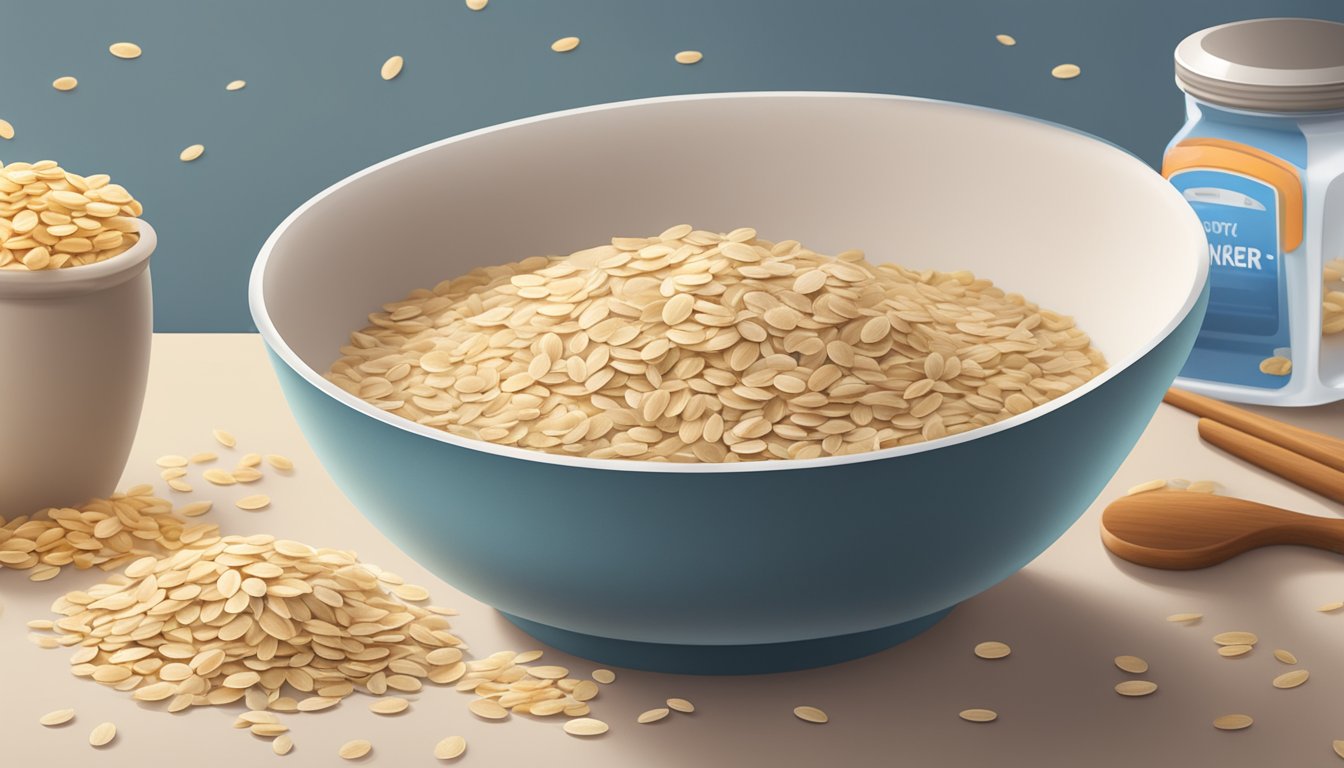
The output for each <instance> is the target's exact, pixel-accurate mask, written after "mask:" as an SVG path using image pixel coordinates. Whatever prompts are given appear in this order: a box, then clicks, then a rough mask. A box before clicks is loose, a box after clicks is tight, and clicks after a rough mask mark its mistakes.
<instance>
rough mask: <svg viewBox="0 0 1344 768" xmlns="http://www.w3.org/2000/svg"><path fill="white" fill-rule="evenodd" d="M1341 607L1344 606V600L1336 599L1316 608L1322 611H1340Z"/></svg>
mask: <svg viewBox="0 0 1344 768" xmlns="http://www.w3.org/2000/svg"><path fill="white" fill-rule="evenodd" d="M1340 608H1344V602H1340V601H1338V600H1336V601H1335V602H1333V603H1326V604H1325V605H1322V606H1320V607H1318V608H1317V609H1316V610H1318V611H1320V612H1321V613H1334V612H1335V611H1338V610H1339V609H1340Z"/></svg>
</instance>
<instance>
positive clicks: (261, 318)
mask: <svg viewBox="0 0 1344 768" xmlns="http://www.w3.org/2000/svg"><path fill="white" fill-rule="evenodd" d="M755 98H764V99H816V98H843V99H866V100H872V101H892V102H918V103H925V104H936V105H941V106H951V107H956V108H960V109H965V110H969V111H973V112H981V113H986V114H988V115H994V116H998V117H1007V118H1010V119H1015V120H1026V121H1029V122H1033V123H1037V124H1039V125H1041V126H1044V127H1046V128H1048V129H1051V130H1057V131H1062V132H1065V133H1069V134H1072V135H1074V136H1083V137H1085V138H1089V139H1092V140H1094V141H1096V142H1097V143H1098V144H1101V145H1104V146H1105V147H1106V149H1108V150H1110V151H1115V152H1118V153H1120V154H1121V155H1124V156H1125V159H1126V161H1127V162H1131V163H1136V164H1138V165H1140V166H1142V167H1143V168H1144V169H1145V170H1147V171H1149V172H1150V173H1152V175H1153V179H1154V180H1157V181H1162V182H1164V184H1163V186H1165V188H1166V194H1169V195H1170V196H1171V198H1172V200H1173V201H1179V202H1180V203H1181V204H1182V205H1185V200H1184V199H1183V198H1181V197H1180V195H1179V193H1178V192H1176V190H1175V188H1174V187H1172V186H1171V185H1169V184H1165V179H1163V178H1162V177H1161V176H1159V175H1158V174H1156V173H1154V172H1153V171H1152V169H1151V168H1150V167H1148V165H1147V164H1146V163H1144V162H1143V161H1142V160H1140V159H1138V158H1137V157H1136V156H1135V155H1134V154H1133V153H1131V152H1129V151H1127V150H1125V149H1124V148H1122V147H1118V146H1116V145H1115V144H1113V143H1111V142H1109V141H1107V140H1105V139H1101V138H1099V137H1096V136H1093V135H1091V134H1089V133H1086V132H1084V131H1080V130H1077V129H1075V128H1071V127H1069V126H1065V125H1061V124H1059V123H1054V122H1051V121H1048V120H1042V119H1039V118H1035V117H1032V116H1029V115H1020V114H1017V113H1014V112H1008V111H1006V110H1001V109H994V108H992V107H983V106H979V105H975V104H962V103H959V102H953V101H944V100H941V99H929V98H922V97H915V96H901V95H896V94H885V93H864V92H850V91H740V92H726V93H692V94H678V95H674V96H655V97H651V98H644V99H631V100H627V101H617V102H609V103H603V104H594V105H590V106H586V107H577V108H574V109H566V110H560V111H556V112H547V113H544V114H540V115H533V116H531V117H524V118H520V119H517V120H510V121H508V122H505V123H499V124H496V125H491V126H487V127H484V128H479V129H476V130H473V131H468V132H466V133H461V134H457V135H455V136H450V137H448V138H446V139H440V140H439V141H435V142H431V143H429V144H425V145H423V146H420V147H416V148H414V149H410V150H407V151H405V152H402V153H400V154H397V155H394V156H392V157H389V158H387V159H386V160H382V161H380V162H378V163H375V164H373V165H370V166H368V167H367V168H364V169H362V170H359V171H356V172H355V173H353V174H351V175H349V176H346V177H345V178H343V179H341V180H339V181H337V182H335V183H334V184H332V185H330V186H328V187H327V188H326V189H323V190H322V191H320V192H318V193H317V194H315V195H313V196H312V197H311V198H309V199H308V200H306V201H305V202H304V203H303V204H302V205H300V206H299V207H298V208H296V209H295V210H294V211H293V212H292V213H290V214H289V215H288V216H286V217H285V219H284V221H282V222H280V224H279V226H277V227H276V228H275V230H274V231H273V232H271V234H270V236H268V237H267V238H266V242H265V243H263V244H262V246H261V250H260V251H259V252H258V255H257V259H256V261H255V262H254V263H253V265H252V273H251V276H250V278H249V280H248V305H249V308H250V310H251V314H252V320H253V322H254V323H255V324H256V326H257V330H258V332H259V334H260V335H261V337H262V339H263V341H265V343H266V344H267V346H269V347H270V349H271V350H272V352H273V353H274V354H275V355H276V356H278V357H279V358H280V359H281V360H282V361H283V362H284V363H285V364H286V365H288V366H289V367H290V369H292V370H293V371H294V372H295V373H297V374H298V375H299V376H300V377H302V378H303V379H304V380H305V381H306V382H307V383H308V384H310V385H312V386H313V387H316V388H317V390H318V391H319V392H321V393H322V394H325V395H326V396H328V397H330V398H332V399H334V400H336V401H337V402H339V403H341V404H342V405H344V406H346V407H348V408H351V409H353V410H355V411H356V412H358V413H361V414H363V415H365V416H368V417H370V418H372V419H375V420H377V421H380V422H382V423H384V424H387V425H388V426H391V427H394V428H396V429H399V430H402V431H405V432H409V433H411V434H414V435H419V436H420V437H425V438H428V439H430V440H434V441H437V442H441V443H447V444H449V445H453V446H456V447H458V448H465V449H467V450H471V451H478V452H481V453H487V454H493V455H496V456H501V457H507V458H513V459H521V460H523V461H530V462H537V463H541V464H553V465H558V466H563V467H573V468H582V469H601V470H608V471H613V470H614V471H621V472H655V473H690V474H699V473H720V472H724V473H735V472H772V471H784V470H801V469H813V468H821V467H836V466H844V465H849V464H862V463H866V462H872V461H884V460H887V459H893V458H897V457H900V456H909V455H913V454H917V453H923V452H925V451H932V450H937V449H939V448H947V447H951V446H954V445H959V444H961V443H965V442H969V441H971V440H977V439H980V438H984V437H989V436H990V435H994V434H997V433H999V432H1003V431H1007V430H1009V429H1012V428H1013V427H1016V426H1019V425H1021V424H1025V423H1027V422H1029V421H1032V420H1034V419H1037V418H1041V417H1043V416H1045V415H1046V414H1049V413H1052V412H1054V411H1056V410H1058V409H1060V408H1063V407H1064V406H1066V405H1068V404H1069V403H1071V402H1073V401H1074V400H1077V399H1079V398H1081V397H1083V396H1084V395H1086V394H1087V393H1089V392H1091V391H1093V390H1095V389H1098V388H1099V387H1101V386H1102V385H1103V384H1105V383H1106V382H1108V381H1110V380H1111V379H1113V378H1115V377H1116V376H1118V375H1119V374H1120V373H1121V372H1122V371H1124V370H1126V369H1128V368H1129V367H1130V366H1131V365H1133V364H1134V363H1136V362H1138V360H1140V359H1141V358H1143V357H1144V356H1146V355H1147V354H1148V353H1149V352H1151V351H1152V350H1153V349H1154V348H1156V347H1157V345H1158V344H1160V343H1161V342H1162V341H1164V340H1165V339H1166V338H1167V337H1168V336H1170V335H1171V333H1172V332H1173V331H1174V330H1175V329H1176V328H1177V327H1178V326H1179V325H1180V324H1181V323H1182V322H1184V320H1185V319H1186V317H1187V316H1189V314H1190V312H1191V311H1192V310H1193V309H1194V307H1195V305H1196V304H1197V303H1198V301H1199V298H1200V296H1201V294H1202V293H1203V291H1204V287H1205V284H1206V282H1207V280H1208V271H1209V263H1208V258H1207V257H1206V254H1205V250H1206V248H1207V245H1206V242H1207V241H1205V240H1204V234H1203V228H1202V226H1201V225H1200V223H1199V219H1198V217H1197V216H1196V215H1195V212H1194V210H1193V209H1191V208H1189V206H1188V205H1187V206H1185V207H1186V210H1187V211H1188V217H1189V222H1190V227H1191V231H1192V232H1195V233H1198V235H1199V239H1200V242H1199V246H1200V247H1199V248H1196V249H1194V252H1193V253H1192V254H1191V257H1192V258H1194V259H1195V260H1196V274H1195V277H1196V279H1195V280H1194V281H1193V284H1192V285H1191V288H1190V292H1189V294H1188V295H1187V296H1186V298H1185V302H1184V304H1183V305H1182V306H1181V309H1180V311H1178V312H1177V313H1176V314H1175V316H1173V317H1172V318H1171V319H1170V320H1169V321H1168V322H1167V324H1166V325H1165V326H1163V328H1162V330H1161V331H1160V332H1159V333H1158V334H1156V335H1155V336H1154V337H1153V338H1151V339H1149V340H1148V341H1147V342H1145V343H1144V344H1143V345H1142V346H1141V347H1140V348H1139V349H1138V350H1137V351H1135V352H1133V353H1131V354H1129V355H1127V356H1126V357H1124V358H1123V359H1120V360H1115V361H1111V362H1110V363H1109V364H1108V366H1107V368H1106V370H1104V371H1102V372H1101V373H1100V374H1098V375H1097V376H1095V377H1093V378H1092V379H1089V380H1088V381H1086V382H1084V384H1083V385H1082V386H1080V387H1078V388H1076V389H1073V390H1071V391H1069V392H1067V393H1065V394H1064V395H1061V396H1059V397H1056V398H1054V399H1052V400H1049V401H1047V402H1046V403H1043V404H1042V405H1039V406H1036V407H1035V408H1032V409H1030V410H1027V411H1024V412H1023V413H1020V414H1017V415H1014V416H1011V417H1009V418H1007V419H1003V420H1001V421H996V422H994V423H993V424H989V425H986V426H983V427H977V428H976V429H972V430H968V431H966V432H962V433H959V434H956V435H949V436H947V437H940V438H937V439H934V440H926V441H922V442H919V443H914V444H911V445H903V446H897V447H894V448H882V449H879V450H876V451H866V452H863V453H855V454H847V455H844V456H823V457H820V458H815V459H764V460H759V461H739V462H732V463H724V462H716V463H706V462H684V463H682V462H664V461H638V460H633V459H591V458H587V457H583V456H568V455H565V454H557V453H548V452H545V451H538V450H533V449H530V448H518V447H514V446H511V445H502V444H499V443H491V442H488V441H485V440H473V439H470V438H465V437H460V436H458V435H454V434H452V433H451V432H446V431H444V430H440V429H435V428H432V427H427V426H425V425H423V424H418V423H416V422H414V421H411V420H410V419H406V418H403V417H401V416H397V415H395V414H392V413H389V412H387V411H384V410H382V409H381V408H378V407H376V406H373V405H371V404H369V403H367V402H365V401H364V400H361V399H360V398H358V397H356V396H355V395H353V394H350V393H349V392H346V391H345V390H343V389H341V388H340V387H338V386H336V385H335V384H333V383H331V382H330V381H328V380H327V379H326V378H325V377H323V376H322V375H321V374H320V373H318V372H317V371H315V370H314V369H313V368H312V367H311V366H309V365H308V364H307V363H306V362H304V360H303V359H302V358H300V357H299V355H298V354H297V353H295V352H294V350H293V349H292V348H291V347H290V346H289V344H288V343H286V342H285V340H284V338H283V337H282V336H281V335H280V333H279V331H278V330H277V329H276V327H275V325H274V324H273V323H272V322H271V318H270V313H269V312H268V311H267V308H266V301H265V295H264V292H263V282H264V279H265V274H266V268H267V266H268V265H269V263H270V258H271V255H272V254H273V253H274V250H275V247H276V245H277V244H278V243H279V241H280V239H281V238H283V237H284V235H285V233H286V232H287V231H288V230H289V228H290V226H291V225H293V223H294V222H295V221H297V220H298V219H299V218H301V217H302V216H303V215H304V214H305V213H306V212H307V211H308V210H309V209H310V208H312V207H314V206H315V205H317V204H318V203H320V202H321V201H322V200H324V199H325V198H327V197H328V196H330V195H332V194H334V193H335V192H337V191H338V190H340V189H342V188H343V187H345V186H347V185H349V184H353V183H354V182H356V181H358V180H360V179H362V178H363V177H365V176H369V175H372V174H374V173H376V172H378V171H380V170H382V169H384V168H386V167H389V166H391V165H393V164H396V163H399V162H402V161H404V160H409V159H411V158H413V157H415V156H417V155H420V154H424V153H427V152H431V151H434V150H436V149H438V148H440V147H443V146H447V145H449V144H456V143H458V142H462V141H467V140H469V139H472V138H475V137H478V136H483V135H486V134H490V133H494V132H496V131H503V130H507V129H510V128H515V127H520V126H524V125H530V124H532V123H540V122H544V121H547V120H552V119H556V118H563V117H569V116H573V115H581V114H590V113H595V112H606V111H612V110H619V109H629V108H635V107H641V106H647V105H650V104H663V103H671V102H681V101H713V100H720V99H723V100H741V99H755ZM1161 189H1162V187H1155V191H1158V193H1159V194H1163V193H1162V192H1161V191H1160V190H1161Z"/></svg>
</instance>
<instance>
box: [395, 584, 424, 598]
mask: <svg viewBox="0 0 1344 768" xmlns="http://www.w3.org/2000/svg"><path fill="white" fill-rule="evenodd" d="M392 592H393V593H394V594H395V595H396V596H397V597H400V598H401V599H402V600H405V601H407V602H411V603H419V602H423V601H425V600H428V599H429V590H427V589H425V588H424V587H421V586H416V585H415V584H398V585H396V586H394V587H392Z"/></svg>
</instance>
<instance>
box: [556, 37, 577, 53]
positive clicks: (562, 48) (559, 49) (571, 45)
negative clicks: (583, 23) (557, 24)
mask: <svg viewBox="0 0 1344 768" xmlns="http://www.w3.org/2000/svg"><path fill="white" fill-rule="evenodd" d="M578 47H579V38H577V37H562V38H560V39H559V40H556V41H555V42H554V43H551V50H552V51H555V52H556V53H569V52H570V51H572V50H574V49H575V48H578Z"/></svg>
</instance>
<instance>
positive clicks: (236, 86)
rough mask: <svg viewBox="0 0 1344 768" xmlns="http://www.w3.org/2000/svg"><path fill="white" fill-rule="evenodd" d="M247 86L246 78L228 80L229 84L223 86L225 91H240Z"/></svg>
mask: <svg viewBox="0 0 1344 768" xmlns="http://www.w3.org/2000/svg"><path fill="white" fill-rule="evenodd" d="M246 87H247V81H246V80H230V81H229V84H228V85H226V86H224V90H226V91H241V90H243V89H244V88H246Z"/></svg>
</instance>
